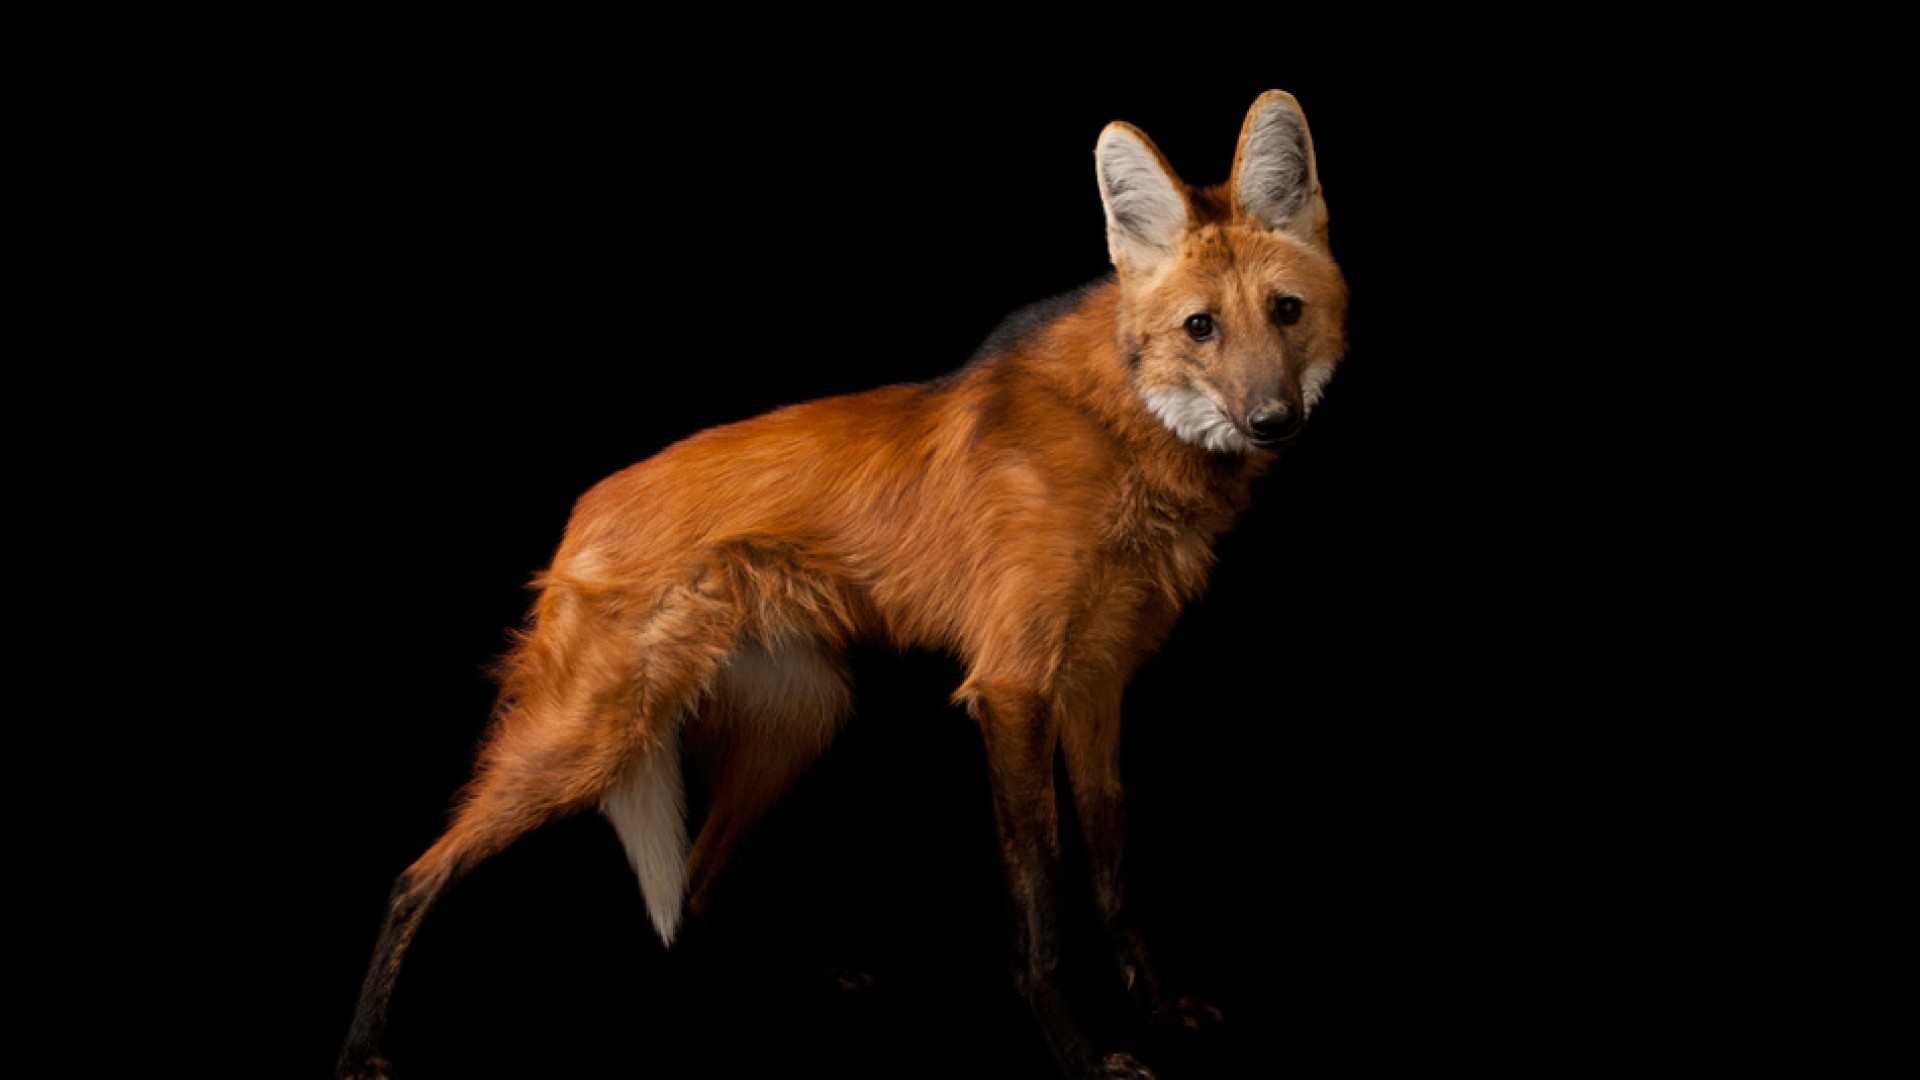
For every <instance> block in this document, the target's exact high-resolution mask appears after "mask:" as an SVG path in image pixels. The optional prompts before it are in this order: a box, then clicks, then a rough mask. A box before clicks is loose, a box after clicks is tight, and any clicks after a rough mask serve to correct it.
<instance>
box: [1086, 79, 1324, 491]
mask: <svg viewBox="0 0 1920 1080" xmlns="http://www.w3.org/2000/svg"><path fill="white" fill-rule="evenodd" d="M1094 157H1095V160H1096V164H1097V165H1098V174H1099V180H1100V197H1101V200H1102V201H1103V202H1104V203H1105V204H1106V211H1107V245H1108V248H1109V250H1110V251H1111V252H1112V254H1113V264H1114V266H1115V267H1116V268H1117V269H1118V270H1119V275H1120V289H1121V297H1122V299H1121V306H1120V332H1121V336H1122V339H1123V343H1124V345H1125V347H1126V348H1127V350H1128V356H1129V360H1130V362H1131V363H1132V367H1133V372H1132V374H1133V382H1134V388H1135V389H1136V390H1137V391H1138V392H1139V394H1140V398H1141V400H1142V401H1144V402H1146V404H1147V407H1148V408H1149V409H1151V410H1152V411H1153V413H1154V415H1156V416H1158V417H1159V418H1160V421H1161V422H1162V423H1164V424H1165V425H1166V426H1167V428H1168V429H1169V430H1171V431H1172V432H1173V433H1174V434H1176V435H1178V436H1179V437H1180V438H1181V439H1183V440H1185V441H1186V442H1188V443H1191V444H1193V445H1195V446H1200V447H1205V448H1206V449H1208V450H1217V451H1225V452H1236V453H1245V452H1249V451H1257V450H1265V449H1270V448H1272V447H1276V446H1278V445H1280V444H1281V443H1284V442H1286V441H1288V440H1289V439H1291V438H1293V437H1294V436H1295V435H1296V434H1298V433H1299V431H1300V425H1301V423H1302V422H1303V421H1304V420H1305V419H1306V417H1307V414H1308V413H1309V412H1311V411H1312V410H1313V407H1314V405H1315V404H1316V403H1317V402H1318V401H1319V400H1320V393H1321V391H1322V389H1323V388H1325V386H1326V385H1327V380H1328V379H1329V378H1331V377H1332V376H1333V369H1334V365H1335V364H1337V363H1338V362H1339V361H1340V358H1341V356H1342V355H1343V354H1344V353H1345V352H1346V332H1345V325H1346V311H1347V286H1346V281H1345V279H1344V278H1342V277H1341V275H1340V268H1339V267H1338V266H1337V265H1335V264H1334V261H1333V256H1332V255H1331V254H1329V252H1328V249H1327V206H1326V202H1325V200H1323V199H1322V198H1321V195H1320V180H1319V174H1318V172H1317V171H1316V169H1315V167H1314V159H1313V139H1312V137H1311V136H1310V135H1309V134H1308V133H1307V118H1306V116H1305V115H1303V114H1302V113H1301V111H1300V105H1299V103H1298V102H1296V101H1294V99H1293V95H1291V94H1288V93H1285V92H1283V91H1279V90H1269V91H1268V92H1267V93H1265V94H1262V95H1261V96H1260V99H1259V100H1257V101H1255V102H1254V103H1253V108H1252V109H1251V110H1250V111H1249V112H1248V113H1247V120H1246V123H1245V124H1244V125H1243V126H1242V127H1241V129H1240V146H1239V149H1238V150H1237V151H1236V153H1235V155H1234V160H1233V173H1232V175H1231V177H1230V178H1229V179H1228V180H1227V182H1226V183H1225V184H1223V185H1220V186H1218V187H1214V188H1208V189H1204V190H1195V189H1193V188H1189V187H1188V186H1187V185H1186V184H1185V183H1183V182H1182V181H1181V180H1180V178H1179V177H1178V176H1176V175H1174V172H1173V169H1172V168H1170V167H1169V166H1168V165H1167V161H1166V158H1165V157H1163V156H1162V155H1161V153H1160V151H1159V149H1158V148H1157V147H1155V146H1154V145H1153V142H1152V140H1150V139H1148V138H1147V136H1146V134H1145V133H1144V132H1142V131H1140V129H1138V128H1136V127H1134V126H1133V125H1131V124H1124V123H1113V124H1109V125H1107V128H1106V130H1105V131H1103V132H1102V133H1101V135H1100V141H1099V144H1098V145H1097V146H1096V148H1095V150H1094Z"/></svg>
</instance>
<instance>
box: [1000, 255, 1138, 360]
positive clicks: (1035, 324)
mask: <svg viewBox="0 0 1920 1080" xmlns="http://www.w3.org/2000/svg"><path fill="white" fill-rule="evenodd" d="M1113 279H1114V275H1113V274H1112V273H1107V274H1103V275H1101V276H1100V277H1097V278H1095V279H1093V280H1092V281H1089V282H1087V283H1086V284H1085V285H1082V286H1080V287H1079V288H1076V289H1071V290H1069V291H1067V292H1064V293H1061V294H1060V295H1059V296H1055V297H1051V298H1049V299H1046V300H1042V301H1040V302H1039V303H1037V304H1028V305H1027V306H1026V307H1023V308H1021V309H1020V310H1018V311H1016V312H1014V313H1013V314H1011V315H1009V316H1007V317H1006V318H1005V319H1003V320H1001V322H1000V325H999V326H996V327H994V329H993V332H992V333H991V334H988V335H987V339H986V340H985V341H983V342H981V343H980V347H979V348H978V349H975V350H974V351H973V357H972V358H971V359H970V360H968V363H969V364H974V363H979V362H980V361H982V360H985V359H987V358H989V357H993V356H999V355H1001V354H1002V353H1009V352H1013V351H1014V350H1015V349H1017V348H1019V347H1020V345H1021V344H1022V343H1023V342H1025V341H1026V340H1027V339H1028V338H1031V337H1032V336H1033V335H1034V334H1035V333H1037V332H1039V331H1040V330H1043V329H1045V328H1046V327H1048V326H1050V325H1052V324H1053V323H1054V322H1055V321H1056V320H1058V319H1059V318H1060V317H1061V316H1062V315H1065V314H1066V313H1067V312H1069V311H1072V310H1073V309H1074V308H1077V307H1079V306H1080V305H1081V304H1082V303H1083V302H1085V300H1086V299H1087V297H1089V296H1091V295H1093V293H1094V292H1096V291H1098V290H1099V289H1100V288H1101V287H1102V286H1104V285H1107V284H1108V283H1110V282H1112V281H1113Z"/></svg>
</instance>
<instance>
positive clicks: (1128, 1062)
mask: <svg viewBox="0 0 1920 1080" xmlns="http://www.w3.org/2000/svg"><path fill="white" fill-rule="evenodd" d="M1093 1075H1094V1076H1095V1077H1098V1078H1099V1080H1153V1070H1152V1069H1149V1068H1147V1067H1146V1066H1145V1065H1142V1064H1140V1062H1139V1061H1138V1060H1137V1059H1135V1058H1134V1056H1133V1055H1132V1054H1108V1055H1107V1056H1106V1057H1105V1058H1103V1059H1101V1061H1100V1064H1099V1066H1098V1067H1097V1068H1095V1069H1094V1071H1093Z"/></svg>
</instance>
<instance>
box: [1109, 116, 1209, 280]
mask: <svg viewBox="0 0 1920 1080" xmlns="http://www.w3.org/2000/svg"><path fill="white" fill-rule="evenodd" d="M1094 157H1095V159H1096V163H1097V164H1098V165H1099V170H1098V171H1099V177H1100V199H1101V201H1102V202H1103V203H1105V205H1106V210H1107V235H1108V238H1109V240H1110V241H1111V244H1112V247H1113V254H1114V259H1115V261H1116V262H1120V261H1126V262H1127V263H1129V264H1131V265H1134V266H1145V265H1150V264H1151V263H1154V262H1157V261H1158V260H1160V259H1161V258H1164V257H1165V256H1167V255H1170V254H1172V253H1173V252H1174V250H1175V249H1176V248H1177V247H1178V246H1179V243H1180V237H1181V236H1182V234H1184V233H1185V232H1186V231H1187V225H1188V221H1187V202H1186V199H1185V198H1184V197H1183V196H1182V195H1181V194H1180V189H1179V187H1178V186H1177V181H1176V180H1174V178H1173V177H1172V176H1171V175H1170V174H1168V172H1167V170H1166V167H1165V166H1163V165H1162V164H1161V163H1160V156H1159V154H1157V153H1156V152H1155V151H1154V150H1153V148H1152V147H1151V146H1148V145H1147V144H1146V143H1145V142H1143V141H1141V139H1140V137H1139V136H1138V135H1136V134H1135V133H1134V132H1132V131H1131V130H1129V129H1127V128H1125V127H1109V128H1107V130H1106V131H1104V132H1102V133H1101V135H1100V142H1099V144H1098V145H1097V146H1095V147H1094Z"/></svg>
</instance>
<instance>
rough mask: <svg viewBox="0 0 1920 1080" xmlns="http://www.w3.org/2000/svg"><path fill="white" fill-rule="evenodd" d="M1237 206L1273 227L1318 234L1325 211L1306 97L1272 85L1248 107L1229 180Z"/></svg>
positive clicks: (1306, 235)
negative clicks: (1303, 101)
mask: <svg viewBox="0 0 1920 1080" xmlns="http://www.w3.org/2000/svg"><path fill="white" fill-rule="evenodd" d="M1228 186H1229V189H1230V190H1231V192H1232V195H1233V205H1234V209H1235V210H1236V211H1237V212H1238V213H1240V214H1242V215H1244V216H1246V217H1250V218H1252V219H1254V220H1255V221H1258V222H1260V223H1261V224H1263V225H1265V226H1266V227H1267V228H1269V229H1275V230H1285V231H1287V232H1290V233H1293V234H1294V235H1296V236H1299V237H1301V238H1303V239H1313V238H1314V236H1315V233H1316V232H1317V230H1318V228H1319V225H1320V222H1321V219H1322V217H1323V216H1324V214H1325V209H1324V208H1325V205H1326V204H1325V203H1324V202H1322V201H1321V199H1320V198H1319V195H1320V174H1319V173H1318V172H1317V171H1316V170H1315V168H1314V164H1313V136H1312V135H1310V134H1308V133H1307V116H1306V114H1305V113H1303V112H1301V111H1300V103H1299V102H1297V101H1295V100H1294V99H1293V95H1292V94H1289V93H1287V92H1286V91H1285V90H1269V91H1267V92H1266V93H1264V94H1261V95H1260V98H1259V100H1257V101H1255V102H1254V103H1253V108H1251V109H1249V110H1247V122H1246V123H1245V124H1243V125H1241V127H1240V148H1239V149H1238V150H1236V151H1235V152H1234V155H1233V179H1232V180H1231V181H1229V185H1228Z"/></svg>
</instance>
